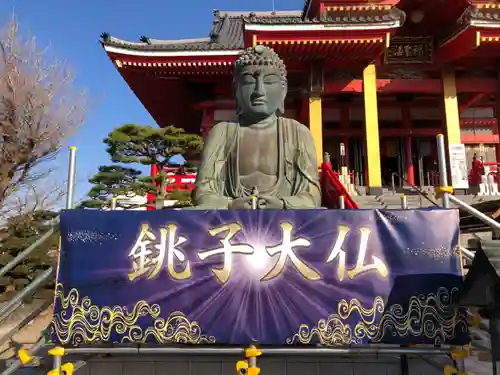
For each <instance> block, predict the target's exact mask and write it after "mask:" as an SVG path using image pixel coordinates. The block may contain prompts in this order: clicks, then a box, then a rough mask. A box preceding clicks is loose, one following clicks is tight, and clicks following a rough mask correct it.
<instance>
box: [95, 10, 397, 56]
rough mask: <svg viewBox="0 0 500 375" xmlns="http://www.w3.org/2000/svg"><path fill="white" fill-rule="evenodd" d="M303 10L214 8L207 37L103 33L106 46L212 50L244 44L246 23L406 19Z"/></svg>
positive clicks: (394, 13)
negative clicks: (306, 15)
mask: <svg viewBox="0 0 500 375" xmlns="http://www.w3.org/2000/svg"><path fill="white" fill-rule="evenodd" d="M302 13H303V12H302V11H276V12H223V11H219V10H215V11H214V21H213V23H212V28H211V30H210V33H209V36H208V37H205V38H195V39H181V40H158V39H151V38H149V37H141V39H140V42H129V41H125V40H122V39H118V38H115V37H112V36H110V35H109V34H107V33H103V34H102V35H101V40H102V43H103V44H104V45H106V46H116V47H121V48H127V49H133V50H143V51H186V50H193V51H207V50H208V51H210V50H241V49H243V48H244V47H245V46H244V40H243V30H244V25H245V24H263V25H297V24H312V23H326V24H332V23H334V24H360V23H361V24H362V23H367V24H368V23H378V22H387V21H394V20H398V19H399V20H401V21H402V22H403V21H404V12H402V11H400V10H399V9H396V8H393V9H392V10H391V11H386V12H376V13H373V12H369V11H368V12H356V13H352V12H345V13H339V14H338V15H334V16H332V17H330V18H327V19H321V20H318V19H303V18H302Z"/></svg>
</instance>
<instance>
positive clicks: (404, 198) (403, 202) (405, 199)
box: [401, 194, 408, 210]
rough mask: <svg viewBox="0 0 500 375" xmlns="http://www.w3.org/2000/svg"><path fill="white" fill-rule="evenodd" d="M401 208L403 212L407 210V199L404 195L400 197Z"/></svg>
mask: <svg viewBox="0 0 500 375" xmlns="http://www.w3.org/2000/svg"><path fill="white" fill-rule="evenodd" d="M401 208H402V209H403V210H407V209H408V199H407V198H406V195H405V194H403V195H402V196H401Z"/></svg>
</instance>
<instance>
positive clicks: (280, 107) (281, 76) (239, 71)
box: [233, 45, 287, 123]
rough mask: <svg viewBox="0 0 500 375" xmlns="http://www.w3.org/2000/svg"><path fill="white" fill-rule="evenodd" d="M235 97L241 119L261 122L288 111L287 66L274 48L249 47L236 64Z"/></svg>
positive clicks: (248, 121) (249, 121)
mask: <svg viewBox="0 0 500 375" xmlns="http://www.w3.org/2000/svg"><path fill="white" fill-rule="evenodd" d="M233 90H234V96H235V98H236V110H237V114H238V117H239V118H240V121H241V120H243V121H244V122H247V123H251V122H258V121H261V120H264V119H266V118H268V117H269V116H271V115H273V114H276V115H277V116H280V115H282V114H283V112H284V111H285V108H284V104H285V97H286V92H287V79H286V67H285V64H284V63H283V60H281V59H280V57H279V56H278V54H277V53H276V52H274V51H273V50H272V49H271V48H269V47H265V46H262V45H258V46H255V47H252V48H248V49H247V50H246V51H245V52H243V53H242V54H241V55H240V56H239V58H238V60H236V63H235V69H234V80H233Z"/></svg>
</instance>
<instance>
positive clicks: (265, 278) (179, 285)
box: [53, 209, 468, 346]
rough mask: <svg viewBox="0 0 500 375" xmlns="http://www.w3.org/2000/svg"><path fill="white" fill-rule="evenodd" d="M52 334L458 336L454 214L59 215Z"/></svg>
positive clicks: (462, 339) (101, 337)
mask: <svg viewBox="0 0 500 375" xmlns="http://www.w3.org/2000/svg"><path fill="white" fill-rule="evenodd" d="M61 232H62V233H61V236H62V249H61V255H60V263H59V271H58V277H57V287H56V300H55V311H54V324H53V341H54V342H55V343H57V344H62V345H65V346H78V345H89V344H101V343H127V344H128V343H150V344H172V343H186V344H220V345H228V344H229V345H247V344H248V343H250V342H252V341H256V342H258V343H260V344H262V345H266V344H267V345H288V344H317V343H321V344H323V345H326V346H333V345H347V344H349V345H352V344H366V343H395V344H417V343H418V344H424V343H428V344H442V343H448V344H457V345H461V344H465V343H466V342H467V341H468V337H467V328H466V321H465V319H464V316H463V314H461V313H460V312H457V310H456V309H455V308H454V307H453V298H454V295H455V294H456V293H457V292H458V289H459V288H460V286H461V282H462V277H461V270H460V265H459V253H458V213H457V211H456V210H442V209H436V210H418V211H414V210H404V211H403V210H401V211H399V210H397V211H392V210H391V211H378V210H373V211H371V210H343V211H337V210H305V211H303V210H297V211H170V210H164V211H151V212H123V211H121V212H120V211H114V212H102V211H90V210H72V211H65V212H63V214H62V216H61Z"/></svg>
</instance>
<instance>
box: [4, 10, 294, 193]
mask: <svg viewBox="0 0 500 375" xmlns="http://www.w3.org/2000/svg"><path fill="white" fill-rule="evenodd" d="M274 4H275V7H276V9H277V10H289V9H302V5H303V0H275V1H274ZM272 7H273V1H272V0H253V1H242V0H232V1H231V0H187V1H165V0H164V1H137V0H134V1H132V0H120V1H118V0H107V1H102V0H99V1H98V0H86V1H81V2H80V1H68V0H64V1H63V0H45V1H36V0H1V1H0V21H2V24H5V23H6V22H8V20H9V17H10V15H11V14H12V12H14V13H15V15H16V17H17V20H18V21H19V23H20V31H21V33H24V34H27V35H29V36H35V37H36V38H37V41H38V43H39V44H40V46H42V47H44V46H46V45H50V48H51V52H52V53H53V54H54V55H55V56H57V58H58V59H61V60H64V61H66V62H67V63H68V65H69V66H70V67H71V68H72V69H73V71H74V72H75V73H76V75H77V84H78V85H79V86H80V87H82V88H86V89H87V90H88V92H89V93H90V95H91V98H92V99H93V101H94V102H96V104H94V105H93V106H92V107H91V108H90V113H89V117H88V119H87V122H86V123H85V124H84V126H83V127H82V128H81V130H80V131H79V132H78V134H77V135H76V136H74V137H73V139H71V140H70V143H71V145H75V146H77V147H78V156H77V173H78V174H77V183H78V186H77V191H76V195H77V197H81V196H82V195H84V194H85V193H86V192H87V191H88V189H89V184H88V183H87V179H88V178H89V177H90V176H92V175H93V174H94V173H95V171H96V169H97V167H98V166H99V165H103V164H108V163H109V158H108V155H107V153H106V151H105V147H104V145H103V144H102V139H103V138H104V137H105V136H106V135H107V134H108V133H109V132H110V131H111V130H112V129H113V128H114V127H116V126H119V125H121V124H124V123H127V122H131V123H137V124H144V125H147V124H154V121H153V120H152V119H151V117H150V116H149V114H148V113H147V111H146V110H145V109H144V107H143V106H142V104H141V103H140V102H139V100H137V98H136V97H135V96H134V94H133V93H132V92H131V91H130V90H129V88H128V86H127V84H126V83H125V81H123V79H122V78H121V77H120V75H119V74H118V72H117V71H116V69H115V68H114V67H113V65H112V64H111V61H110V60H109V59H108V58H107V56H106V54H105V52H104V50H103V49H102V47H101V45H100V44H99V35H100V34H101V33H102V32H108V33H110V34H111V35H113V36H116V37H118V38H121V39H127V40H132V41H137V40H138V39H139V37H140V36H142V35H145V36H149V37H152V38H157V39H181V38H191V37H200V36H206V35H207V34H208V31H209V30H210V26H211V22H212V19H213V17H212V10H213V9H219V10H242V11H244V10H255V11H260V10H272ZM67 146H69V144H68V145H67ZM66 149H67V147H65V151H64V152H63V153H61V155H60V156H59V158H58V160H57V164H58V168H57V173H58V174H59V175H60V176H61V179H65V178H66V173H67V171H66V165H67V151H66Z"/></svg>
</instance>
